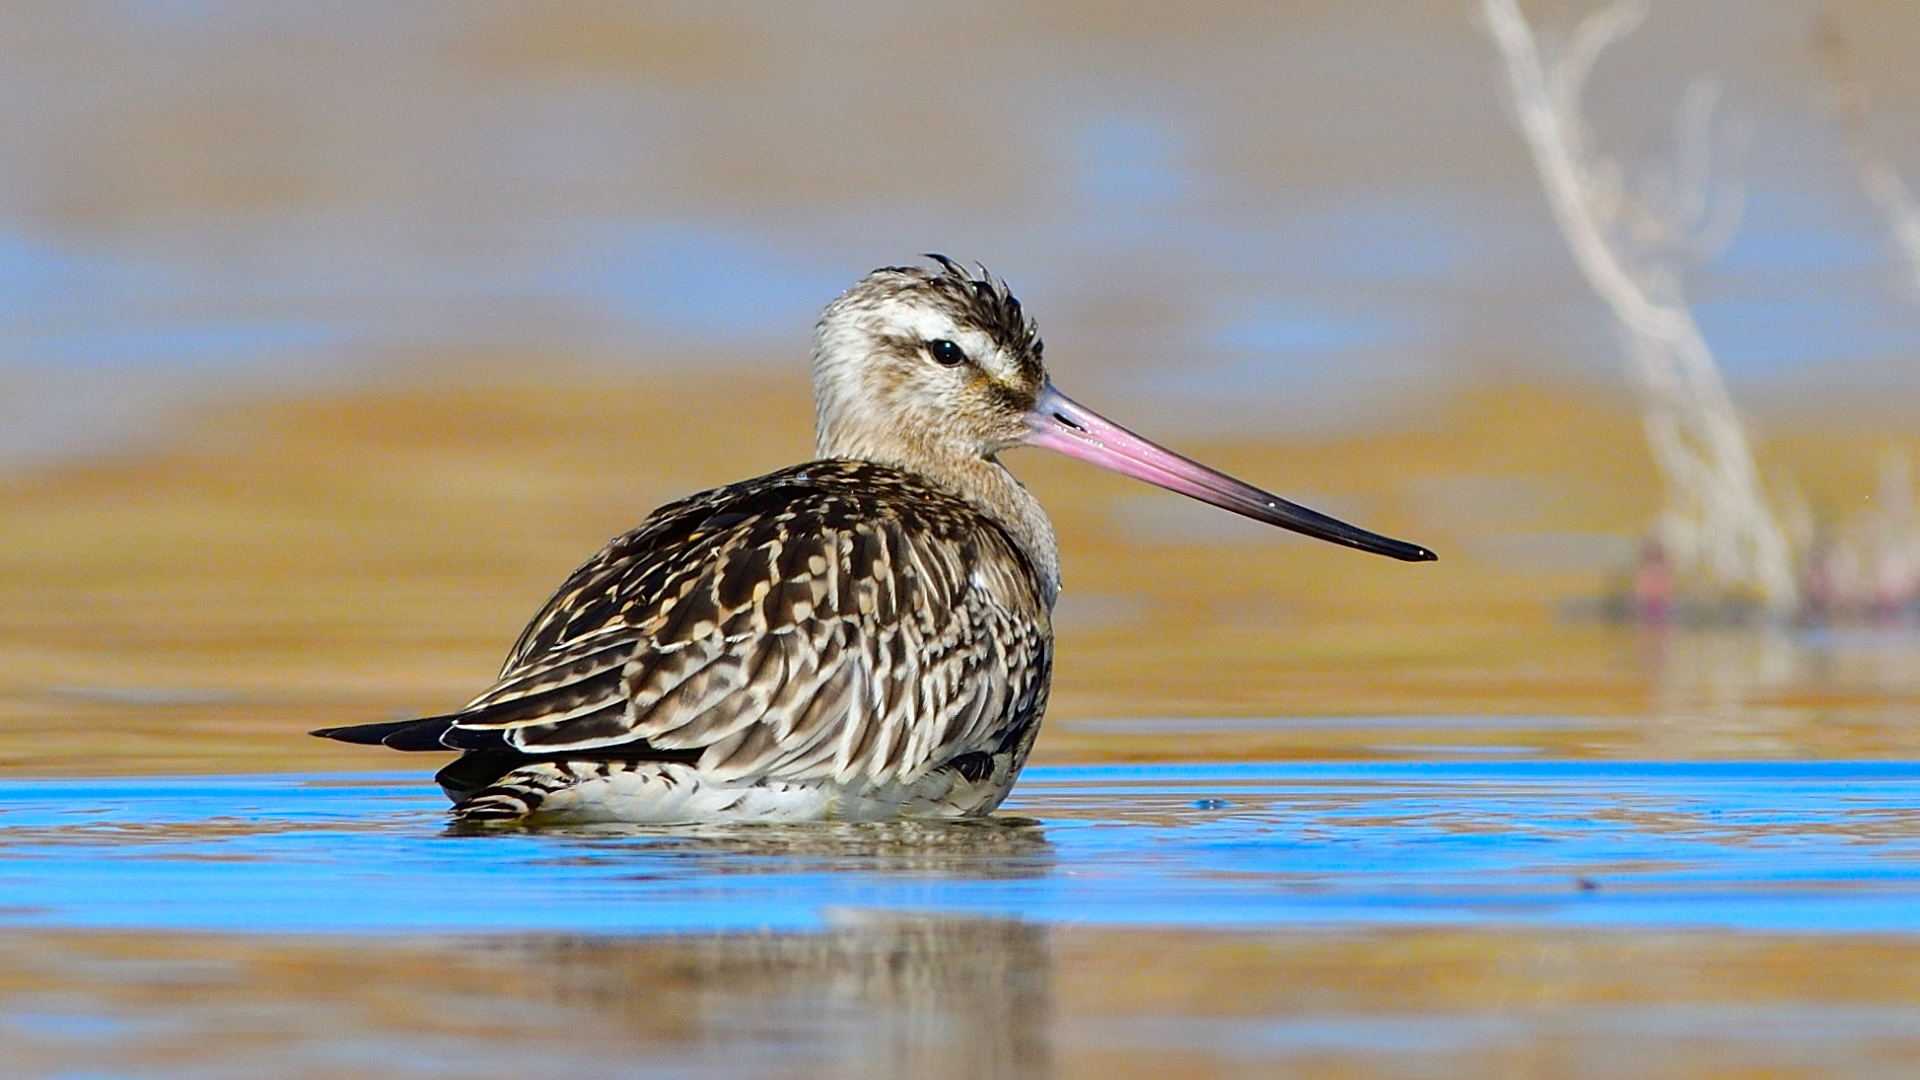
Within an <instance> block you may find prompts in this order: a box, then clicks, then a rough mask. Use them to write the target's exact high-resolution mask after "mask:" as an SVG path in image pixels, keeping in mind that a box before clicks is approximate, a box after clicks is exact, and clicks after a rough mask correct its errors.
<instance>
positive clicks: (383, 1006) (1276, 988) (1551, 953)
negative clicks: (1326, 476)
mask: <svg viewBox="0 0 1920 1080" xmlns="http://www.w3.org/2000/svg"><path fill="white" fill-rule="evenodd" d="M1916 807H1920V766H1914V765H1907V764H1890V763H1864V764H1863V763H1846V762H1826V763H1732V764H1663V765H1647V764H1631V763H1611V762H1589V763H1575V764H1553V763H1534V762H1494V763H1473V762H1464V763H1442V764H1431V763H1425V764H1423V763H1418V762H1382V763H1370V764H1355V763H1348V764H1311V763H1291V764H1278V765H1276V764H1239V765H1232V764H1226V765H1222V764H1213V765H1193V766H1079V767H1044V768H1035V769H1032V770H1030V771H1029V775H1028V776H1027V778H1026V779H1025V781H1024V782H1023V783H1022V785H1021V787H1020V789H1019V791H1018V794H1017V796H1016V798H1015V799H1014V801H1013V803H1012V804H1011V805H1010V806H1009V808H1008V809H1009V812H1008V814H1006V815H1003V816H1002V817H1001V818H999V819H996V820H992V821H984V822H975V823H964V824H954V825H944V826H942V825H906V824H892V825H865V826H817V827H805V828H802V827H760V828H733V829H722V828H713V829H640V828H614V827H608V828H597V829H584V828H581V829H570V830H554V831H546V832H524V831H496V832H480V833H475V832H461V831H458V830H454V829H450V828H449V827H448V826H447V824H446V819H445V813H444V805H443V803H442V802H441V800H440V799H439V797H438V796H437V795H436V794H434V793H433V792H432V791H431V790H430V789H428V787H427V785H426V784H425V782H424V780H423V779H422V778H420V777H418V776H413V775H407V776H378V777H369V776H338V775H335V776H258V777H188V778H170V779H151V778H133V779H125V778H115V779H94V780H42V781H32V780H9V781H6V782H4V783H0V927H3V928H0V1050H4V1052H5V1053H4V1060H5V1062H6V1067H5V1069H4V1070H0V1072H4V1073H5V1075H8V1076H22V1077H49V1078H51V1077H71V1076H141V1077H146V1076H153V1077H225V1076H235V1077H240V1076H260V1075H272V1076H276V1077H309V1076H311V1077H338V1076H364V1077H383V1078H384V1077H438V1076H446V1077H456V1076H457V1077H496V1076H498V1077H509V1076H524V1075H526V1074H527V1072H529V1071H538V1072H541V1073H543V1074H556V1075H557V1074H564V1075H567V1076H576V1077H631V1076H676V1077H677V1076H750V1077H789V1076H791V1077H800V1076H835V1077H846V1076H854V1077H868V1076H872V1077H892V1076H902V1075H914V1076H927V1077H949V1076H952V1077H978V1076H989V1075H992V1076H1021V1077H1052V1076H1086V1077H1133V1076H1140V1077H1164V1076H1181V1075H1195V1076H1198V1075H1207V1076H1242V1075H1244V1076H1262V1077H1266V1076H1303V1077H1305V1076H1315V1077H1318V1076H1328V1075H1338V1076H1357V1077H1426V1078H1430V1077H1462V1078H1467V1077H1486V1076H1493V1075H1512V1076H1541V1077H1547V1076H1551V1077H1614V1076H1621V1077H1628V1076H1630V1077H1636V1078H1644V1077H1722V1076H1744V1075H1754V1076H1762V1075H1765V1076H1779V1075H1786V1076H1809V1077H1811V1076H1820V1077H1827V1076H1836V1077H1837V1076H1846V1077H1856V1076H1857V1077H1879V1076H1888V1077H1892V1076H1900V1075H1904V1073H1903V1071H1902V1070H1903V1069H1905V1068H1907V1067H1908V1065H1909V1064H1910V1062H1911V1061H1912V1060H1913V1059H1914V1055H1915V1054H1920V938H1916V936H1915V931H1916V930H1917V929H1920V810H1916Z"/></svg>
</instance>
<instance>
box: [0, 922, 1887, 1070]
mask: <svg viewBox="0 0 1920 1080" xmlns="http://www.w3.org/2000/svg"><path fill="white" fill-rule="evenodd" d="M1917 973H1920V951H1917V949H1916V945H1915V943H1914V942H1912V941H1911V940H1908V939H1906V938H1897V937H1869V936H1851V937H1849V936H1838V937H1835V936H1825V937H1821V936H1804V937H1802V936H1769V935H1739V936H1734V935H1715V934H1711V933H1699V932H1691V933H1690V932H1660V931H1651V932H1646V931H1643V932H1634V933H1622V932H1602V931H1578V930H1554V931H1527V930H1500V931H1490V930H1474V929H1409V930H1369V931H1359V932H1355V931H1337V932H1336V931H1325V932H1319V931H1284V932H1265V933H1262V932H1244V931H1233V932H1227V931H1220V932H1211V931H1201V930H1181V931H1174V930H1155V929H1146V928H1127V929H1123V930H1114V929H1101V928H1097V927H1051V928H1049V927H1041V926H1036V925H1032V924H1027V923H1022V922H1017V921H1002V920H994V919H971V918H950V917H934V916H928V917H919V916H892V915H876V914H867V913H860V912H844V913H841V914H839V915H838V916H836V918H835V920H834V924H833V925H832V926H831V928H830V929H828V930H826V931H824V932H820V933H813V934H739V935H725V936H702V935H693V936H682V937H666V938H606V937H581V936H568V935H546V936H519V937H516V936H506V937H488V938H473V939H417V938H387V939H372V940H351V941H340V940H327V939H316V938H277V937H272V936H264V935H245V936H198V935H187V934H159V935H151V934H149V935H129V934H116V933H83V932H16V933H10V934H8V935H4V936H0V1045H4V1046H5V1048H6V1050H7V1061H8V1066H9V1071H10V1073H11V1074H12V1075H22V1076H36V1075H50V1074H53V1073H54V1072H56V1071H58V1072H63V1073H88V1074H122V1073H136V1072H138V1073H142V1074H146V1073H150V1072H155V1071H160V1072H166V1073H168V1074H190V1075H272V1076H276V1077H286V1078H299V1077H309V1076H312V1077H338V1076H360V1077H385V1076H462V1077H488V1076H523V1075H527V1074H529V1073H530V1072H535V1073H539V1074H543V1075H566V1076H578V1077H597V1076H613V1075H619V1076H630V1075H635V1074H636V1073H645V1074H649V1075H650V1074H651V1071H652V1070H664V1071H667V1072H676V1071H678V1070H686V1069H702V1070H707V1071H712V1072H714V1073H716V1074H723V1075H730V1076H826V1075H832V1076H843V1077H868V1076H871V1077H898V1076H920V1077H948V1076H951V1077H969V1078H971V1077H983V1076H1009V1077H1041V1076H1059V1077H1135V1076H1138V1077H1156V1078H1159V1077H1178V1076H1238V1075H1245V1076H1263V1077H1265V1076H1302V1077H1306V1076H1313V1077H1327V1076H1340V1077H1387V1076H1409V1075H1419V1076H1423V1077H1434V1078H1445V1077H1475V1078H1478V1077H1487V1076H1509V1075H1511V1076H1539V1077H1546V1076H1552V1077H1611V1076H1632V1077H1636V1078H1656V1077H1679V1076H1689V1077H1694V1076H1700V1077H1763V1076H1765V1077H1778V1076H1829V1075H1885V1076H1893V1075H1898V1074H1899V1071H1900V1069H1901V1068H1902V1067H1903V1063H1910V1062H1911V1061H1912V1060H1913V1059H1914V1055H1916V1054H1920V1012H1917V1011H1916V1010H1915V1006H1916V1005H1917V1004H1920V974H1917Z"/></svg>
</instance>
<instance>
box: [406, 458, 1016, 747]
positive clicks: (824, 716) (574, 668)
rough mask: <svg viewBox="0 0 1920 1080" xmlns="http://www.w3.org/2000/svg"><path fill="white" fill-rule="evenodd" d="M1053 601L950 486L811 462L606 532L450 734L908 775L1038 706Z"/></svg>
mask: <svg viewBox="0 0 1920 1080" xmlns="http://www.w3.org/2000/svg"><path fill="white" fill-rule="evenodd" d="M876 490H877V491H878V493H879V494H880V495H882V496H884V495H886V494H888V493H889V492H892V493H894V494H898V495H900V496H901V497H899V498H893V499H887V498H878V499H876V498H875V497H874V496H875V492H876ZM1047 614H1048V613H1047V605H1046V603H1045V601H1044V599H1043V598H1042V596H1041V594H1040V591H1039V588H1038V585H1037V582H1036V580H1035V578H1034V575H1033V572H1032V569H1031V567H1029V566H1028V565H1027V564H1026V562H1025V560H1024V558H1023V557H1022V556H1021V555H1020V554H1019V553H1018V551H1017V549H1016V548H1015V547H1014V545H1013V543H1012V541H1011V540H1010V539H1008V537H1007V535H1006V534H1005V532H1004V531H1002V530H1001V529H999V528H998V527H997V526H995V525H993V524H992V523H990V522H988V521H986V520H985V519H983V518H981V517H980V516H979V515H978V514H977V513H975V512H974V511H973V510H972V509H971V508H970V507H968V506H966V505H965V504H964V503H961V502H960V501H959V500H957V499H955V498H953V497H951V496H948V495H946V494H945V493H943V492H940V491H938V490H937V489H933V488H930V487H928V486H927V485H926V484H925V483H924V482H922V481H919V480H917V479H916V478H913V477H910V476H908V475H907V474H904V473H900V472H898V471H896V470H888V469H884V468H882V467H880V466H873V465H865V464H858V463H836V462H825V463H822V462H815V463H811V464H810V465H808V466H805V467H802V468H800V469H794V470H786V471H785V472H784V473H776V474H772V475H771V476H769V477H763V478H761V480H759V481H753V482H749V484H747V485H738V486H736V487H735V488H730V489H722V490H720V491H716V492H709V493H706V494H704V495H700V496H695V497H693V498H691V499H688V500H684V501H682V502H680V503H675V504H671V505H669V506H667V507H663V508H662V509H661V510H659V511H657V512H656V513H655V515H654V516H653V517H652V518H649V519H648V521H647V523H646V524H644V525H642V526H641V527H640V528H639V529H636V530H635V531H634V532H632V533H629V534H627V535H626V536H623V537H620V538H618V539H616V540H615V541H614V542H613V543H611V544H610V545H608V547H607V549H606V550H604V551H602V552H601V553H600V554H599V555H597V556H595V558H594V559H593V560H591V561H589V562H588V563H587V564H586V565H585V566H583V567H581V568H580V570H578V571H576V572H575V574H574V575H573V576H572V577H571V578H569V579H568V581H567V583H566V584H564V585H563V586H562V587H561V589H560V590H559V591H558V592H557V593H555V595H554V597H553V599H552V600H550V601H549V602H548V606H547V607H546V608H545V609H543V610H542V612H541V613H540V614H539V615H538V616H536V617H535V619H534V620H533V622H531V623H530V624H529V625H528V627H527V629H526V630H525V631H524V632H523V633H522V634H521V636H520V639H519V641H518V642H517V643H516V644H515V647H514V650H513V652H512V654H511V655H510V656H509V658H508V662H507V664H506V667H505V668H504V669H503V671H502V674H501V679H500V681H499V682H498V683H497V684H495V686H493V687H492V688H491V689H489V690H488V691H487V692H486V693H485V694H482V695H481V696H480V697H479V698H477V699H475V701H474V703H473V705H471V706H469V709H470V710H471V712H470V713H469V714H465V715H456V716H455V717H454V718H453V720H454V723H453V725H452V730H450V731H449V732H448V733H447V735H446V736H445V737H444V738H443V742H444V743H445V745H449V746H457V747H458V746H469V745H471V746H475V747H491V746H500V745H502V744H503V742H504V744H505V745H507V746H511V747H515V748H518V749H520V750H522V751H524V752H527V753H538V754H541V755H543V756H544V755H554V754H563V753H566V752H568V751H572V750H582V751H586V750H594V751H606V750H608V749H610V748H618V747H620V746H622V745H624V744H626V743H634V744H644V745H646V746H649V747H652V748H658V749H661V750H667V751H679V752H688V753H691V752H694V751H699V752H700V754H701V757H700V767H701V768H702V769H703V770H705V771H707V772H710V773H711V774H712V775H714V776H715V777H716V778H744V777H753V776H768V777H774V778H782V779H793V780H805V779H825V778H829V777H831V778H835V779H838V780H842V781H850V780H854V779H866V780H869V781H873V782H885V781H888V780H892V779H899V778H910V777H911V776H913V775H917V774H918V773H920V772H923V771H925V770H926V769H928V768H932V767H934V766H937V765H939V764H941V763H943V762H945V761H949V760H952V759H953V758H955V757H958V756H959V755H961V754H964V753H969V752H974V751H979V750H992V749H995V748H996V746H997V745H998V744H999V743H1000V742H1001V741H1003V740H1005V739H1007V738H1010V737H1015V736H1010V735H1009V734H1008V733H1009V731H1013V730H1014V729H1021V730H1024V729H1025V728H1028V727H1031V726H1032V724H1033V723H1034V722H1036V721H1037V719H1038V710H1039V709H1040V708H1041V707H1043V706H1044V702H1045V681H1046V677H1047V670H1046V668H1047V664H1048V662H1049V660H1050V657H1051V650H1050V645H1049V642H1050V638H1051V631H1050V628H1049V627H1048V620H1047ZM1016 734H1017V733H1016ZM1017 737H1020V738H1026V739H1030V738H1031V736H1030V734H1029V735H1019V736H1017Z"/></svg>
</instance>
